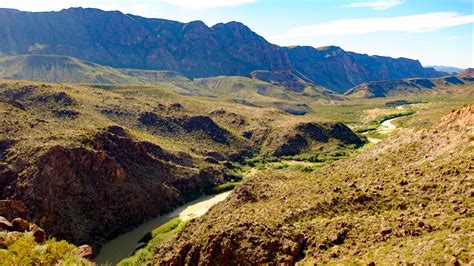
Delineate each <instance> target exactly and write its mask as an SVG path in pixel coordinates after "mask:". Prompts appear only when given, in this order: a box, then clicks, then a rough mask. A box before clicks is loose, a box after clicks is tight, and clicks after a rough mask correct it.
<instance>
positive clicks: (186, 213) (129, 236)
mask: <svg viewBox="0 0 474 266" xmlns="http://www.w3.org/2000/svg"><path fill="white" fill-rule="evenodd" d="M231 192H232V191H227V192H224V193H220V194H216V195H205V196H201V197H199V198H198V199H196V200H194V201H192V202H189V203H187V204H185V205H183V206H181V207H179V208H177V209H175V210H174V211H172V212H170V213H168V214H164V215H160V216H158V217H156V218H154V219H152V220H149V221H147V222H145V223H143V224H142V225H140V226H139V227H137V228H136V229H134V230H132V231H130V232H128V233H125V234H122V235H120V236H118V237H116V238H115V239H113V240H111V241H109V242H107V243H106V244H105V245H104V246H103V247H102V249H101V250H100V252H99V255H97V257H96V258H95V259H94V261H95V262H96V263H98V264H101V263H109V264H114V265H115V264H117V263H118V262H120V261H121V260H122V259H124V258H126V257H128V256H130V254H131V253H132V252H133V251H134V250H135V248H136V247H137V245H138V244H139V242H140V240H141V239H142V238H143V236H145V235H146V234H147V233H149V232H151V231H152V230H153V229H155V228H158V227H160V226H162V225H164V224H166V223H167V222H169V221H171V220H172V219H174V218H176V217H179V218H180V219H181V220H182V221H188V220H190V219H193V218H196V217H199V216H201V215H203V214H205V213H206V212H207V211H208V210H209V209H210V208H211V207H212V206H214V205H215V204H217V203H219V202H221V201H223V200H225V199H226V198H227V197H228V196H229V195H230V193H231Z"/></svg>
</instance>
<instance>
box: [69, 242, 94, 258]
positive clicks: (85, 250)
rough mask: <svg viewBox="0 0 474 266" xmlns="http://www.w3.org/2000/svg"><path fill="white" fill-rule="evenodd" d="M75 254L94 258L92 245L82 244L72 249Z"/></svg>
mask: <svg viewBox="0 0 474 266" xmlns="http://www.w3.org/2000/svg"><path fill="white" fill-rule="evenodd" d="M72 252H73V253H74V254H76V255H79V256H81V257H83V258H84V259H88V260H90V259H92V247H91V246H89V245H82V246H80V247H78V248H76V249H75V250H73V251H72Z"/></svg>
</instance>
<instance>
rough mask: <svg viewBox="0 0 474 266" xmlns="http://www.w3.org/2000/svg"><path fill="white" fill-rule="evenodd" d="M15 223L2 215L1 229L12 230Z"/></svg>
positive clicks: (0, 220) (0, 217)
mask: <svg viewBox="0 0 474 266" xmlns="http://www.w3.org/2000/svg"><path fill="white" fill-rule="evenodd" d="M12 228H13V225H12V224H11V223H10V221H8V220H7V219H6V218H5V217H3V216H0V229H6V230H11V229H12Z"/></svg>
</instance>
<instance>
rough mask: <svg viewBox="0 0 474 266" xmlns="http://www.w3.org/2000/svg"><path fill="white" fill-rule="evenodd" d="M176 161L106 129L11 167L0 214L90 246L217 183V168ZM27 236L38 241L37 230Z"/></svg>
mask: <svg viewBox="0 0 474 266" xmlns="http://www.w3.org/2000/svg"><path fill="white" fill-rule="evenodd" d="M178 157H181V156H176V155H174V154H172V153H169V152H167V151H165V150H163V149H161V148H160V147H159V146H156V145H154V144H152V143H149V142H137V141H136V140H133V139H132V138H131V137H130V136H129V135H128V134H127V132H126V131H125V130H124V129H123V128H120V127H118V126H111V127H109V128H108V129H107V130H106V131H104V132H102V133H99V134H97V135H96V136H94V137H93V138H92V139H89V140H87V139H86V140H85V141H84V143H83V146H78V147H65V146H53V147H51V148H49V149H47V150H46V151H44V152H42V153H41V154H39V155H38V157H37V159H36V162H35V164H34V165H30V166H28V167H26V168H25V169H17V170H18V171H17V172H16V176H15V179H14V180H12V181H11V182H10V183H9V184H8V185H7V186H6V187H5V188H4V189H3V196H4V197H6V198H8V199H9V200H4V201H0V211H1V213H2V214H3V215H5V216H7V217H10V218H13V217H16V215H17V214H18V213H22V212H23V213H24V214H25V216H22V217H26V216H31V219H32V221H33V222H35V223H37V224H38V225H40V226H41V227H42V228H44V229H45V230H46V232H47V233H48V234H51V235H53V236H55V237H58V238H60V239H68V240H69V241H71V242H73V243H77V244H84V243H89V244H90V243H92V244H94V245H95V246H96V247H97V246H99V245H100V243H102V242H103V241H104V240H105V239H107V238H110V237H112V236H114V235H116V234H118V233H120V232H123V231H124V230H127V229H130V228H131V227H133V226H135V225H137V224H140V223H142V222H143V221H145V220H147V219H149V218H151V217H154V216H156V215H158V214H161V213H165V212H168V211H170V210H171V209H173V208H175V207H177V206H179V205H180V204H182V203H184V202H185V201H188V200H191V199H193V198H194V197H195V196H197V195H199V194H200V193H202V192H203V191H205V190H206V189H209V188H210V187H212V185H213V184H216V183H221V182H224V181H225V178H226V177H225V175H223V174H222V172H220V171H219V170H209V169H203V170H199V169H198V168H195V166H194V165H193V163H192V160H191V161H183V160H184V159H183V160H181V159H177V158H178ZM183 157H185V156H183ZM182 162H184V163H182ZM20 202H21V203H20ZM23 203H24V204H23ZM3 205H5V206H3ZM25 206H28V208H27V209H26V207H25ZM92 206H93V207H92ZM4 211H5V212H4ZM33 231H34V234H35V237H36V238H37V239H38V241H40V240H41V237H42V235H44V231H43V233H42V230H39V229H38V230H36V229H35V230H33Z"/></svg>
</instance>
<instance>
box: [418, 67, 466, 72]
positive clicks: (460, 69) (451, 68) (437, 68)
mask: <svg viewBox="0 0 474 266" xmlns="http://www.w3.org/2000/svg"><path fill="white" fill-rule="evenodd" d="M426 67H431V68H434V69H435V70H436V71H442V72H448V73H459V72H461V71H463V69H462V68H459V67H452V66H426Z"/></svg>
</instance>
